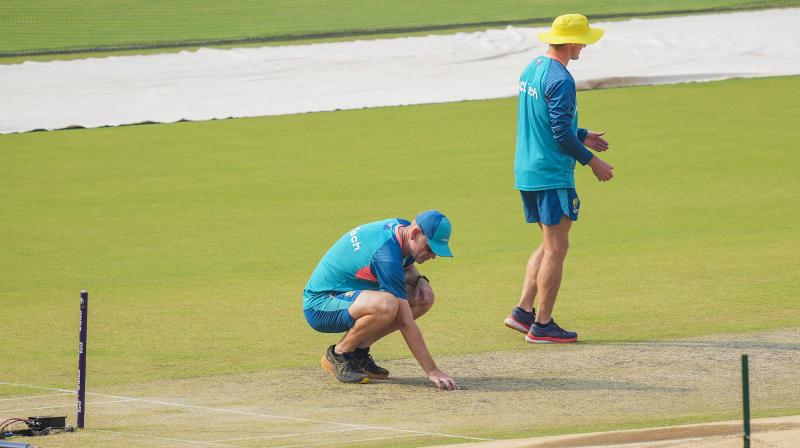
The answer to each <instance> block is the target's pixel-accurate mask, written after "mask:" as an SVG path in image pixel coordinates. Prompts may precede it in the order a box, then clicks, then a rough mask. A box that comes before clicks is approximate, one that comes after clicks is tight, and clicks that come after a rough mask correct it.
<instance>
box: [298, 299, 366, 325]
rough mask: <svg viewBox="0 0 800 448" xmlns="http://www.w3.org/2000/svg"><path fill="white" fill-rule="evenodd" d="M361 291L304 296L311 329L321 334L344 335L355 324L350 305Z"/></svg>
mask: <svg viewBox="0 0 800 448" xmlns="http://www.w3.org/2000/svg"><path fill="white" fill-rule="evenodd" d="M359 294H361V291H347V292H342V293H337V292H329V293H328V292H326V293H322V294H308V293H305V294H303V314H305V316H306V321H307V322H308V324H309V325H311V328H313V329H315V330H317V331H319V332H321V333H344V332H345V331H347V330H349V329H350V327H352V326H353V324H355V320H353V317H352V316H350V311H348V310H349V308H350V305H352V304H353V302H354V301H355V300H356V299H357V298H358V295H359Z"/></svg>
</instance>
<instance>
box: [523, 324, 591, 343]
mask: <svg viewBox="0 0 800 448" xmlns="http://www.w3.org/2000/svg"><path fill="white" fill-rule="evenodd" d="M525 340H526V341H528V342H530V343H531V344H551V343H553V342H555V343H562V344H563V343H569V342H575V341H577V340H578V333H575V332H574V331H567V330H565V329H563V328H561V327H559V326H558V324H557V323H556V321H554V320H553V319H550V322H548V323H547V326H545V327H540V326H538V325H535V324H534V325H531V331H529V332H528V335H527V336H525Z"/></svg>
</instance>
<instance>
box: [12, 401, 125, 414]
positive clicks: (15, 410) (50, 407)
mask: <svg viewBox="0 0 800 448" xmlns="http://www.w3.org/2000/svg"><path fill="white" fill-rule="evenodd" d="M126 401H131V400H110V401H93V402H89V403H86V404H87V405H89V404H90V405H96V404H106V403H123V402H126ZM72 407H75V404H74V403H73V404H65V405H63V406H42V407H39V408H20V409H0V414H4V413H9V412H22V411H39V410H42V409H60V408H72Z"/></svg>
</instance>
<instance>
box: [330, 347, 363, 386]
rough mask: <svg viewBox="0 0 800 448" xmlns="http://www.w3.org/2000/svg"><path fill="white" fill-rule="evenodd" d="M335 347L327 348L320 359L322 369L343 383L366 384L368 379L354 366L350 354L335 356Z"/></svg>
mask: <svg viewBox="0 0 800 448" xmlns="http://www.w3.org/2000/svg"><path fill="white" fill-rule="evenodd" d="M334 347H336V346H335V345H331V346H330V347H328V350H327V351H326V352H325V356H323V357H322V368H323V369H325V370H327V371H328V372H330V373H331V375H333V376H334V377H335V378H336V379H337V380H339V381H341V382H343V383H358V384H366V383H368V382H369V377H368V376H367V374H366V373H364V372H362V371H361V369H359V368H358V367H356V366H355V363H354V362H353V357H352V354H351V353H344V354H341V355H337V354H336V352H334V351H333V348H334Z"/></svg>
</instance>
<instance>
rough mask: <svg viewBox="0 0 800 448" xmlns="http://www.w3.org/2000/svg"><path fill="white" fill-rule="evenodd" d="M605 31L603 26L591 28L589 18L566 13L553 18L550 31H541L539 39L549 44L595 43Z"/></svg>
mask: <svg viewBox="0 0 800 448" xmlns="http://www.w3.org/2000/svg"><path fill="white" fill-rule="evenodd" d="M605 32H606V31H605V30H603V29H601V28H590V27H589V19H587V18H586V17H584V16H582V15H580V14H564V15H563V16H558V17H556V19H555V20H553V26H552V27H551V28H550V31H548V32H546V33H539V40H540V41H542V42H545V43H548V44H593V43H595V42H597V41H598V40H600V38H601V37H603V33H605Z"/></svg>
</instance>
